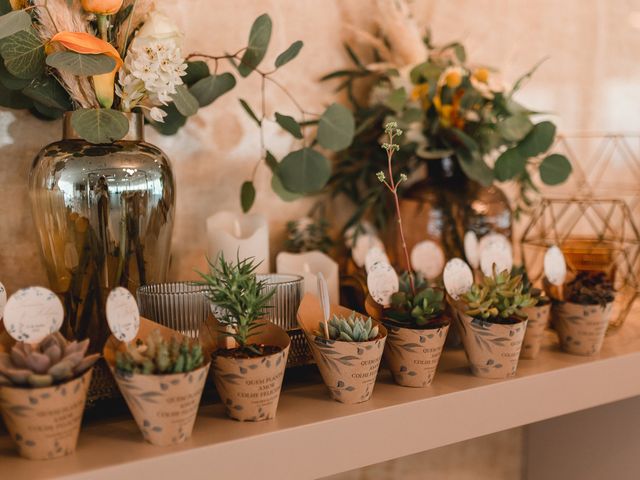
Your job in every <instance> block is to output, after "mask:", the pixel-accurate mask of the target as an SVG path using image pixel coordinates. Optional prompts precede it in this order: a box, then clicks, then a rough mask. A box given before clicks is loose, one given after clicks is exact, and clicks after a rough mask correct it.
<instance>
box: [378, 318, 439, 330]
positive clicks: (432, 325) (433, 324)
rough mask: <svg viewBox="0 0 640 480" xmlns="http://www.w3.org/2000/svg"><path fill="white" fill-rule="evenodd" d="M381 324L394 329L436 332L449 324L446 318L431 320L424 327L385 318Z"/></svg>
mask: <svg viewBox="0 0 640 480" xmlns="http://www.w3.org/2000/svg"><path fill="white" fill-rule="evenodd" d="M382 323H383V324H384V325H385V326H390V327H396V328H397V327H399V328H408V329H411V330H437V329H438V328H440V327H444V326H445V325H448V324H449V323H451V322H450V321H449V319H448V318H446V317H440V318H434V319H433V320H431V321H430V322H428V323H426V324H425V325H417V324H415V323H413V322H401V321H399V320H394V319H392V318H388V317H385V318H384V319H383V320H382Z"/></svg>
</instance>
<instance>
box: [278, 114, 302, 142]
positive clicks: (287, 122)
mask: <svg viewBox="0 0 640 480" xmlns="http://www.w3.org/2000/svg"><path fill="white" fill-rule="evenodd" d="M276 122H277V123H278V125H280V126H281V127H282V128H283V129H284V130H286V131H287V132H289V133H290V134H291V135H293V136H294V137H296V138H302V130H301V129H300V124H299V123H298V122H297V121H296V119H295V118H293V117H290V116H289V115H283V114H281V113H278V112H276Z"/></svg>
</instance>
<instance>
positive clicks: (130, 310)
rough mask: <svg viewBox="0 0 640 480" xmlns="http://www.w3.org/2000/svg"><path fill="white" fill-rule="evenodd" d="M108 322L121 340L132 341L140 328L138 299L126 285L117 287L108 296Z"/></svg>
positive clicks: (114, 334) (115, 335) (112, 331)
mask: <svg viewBox="0 0 640 480" xmlns="http://www.w3.org/2000/svg"><path fill="white" fill-rule="evenodd" d="M106 310H107V323H108V324H109V329H110V330H111V333H113V336H114V337H116V338H117V339H118V340H120V341H121V342H130V341H132V340H133V339H134V338H136V335H138V329H139V328H140V311H139V310H138V304H137V303H136V299H135V298H133V295H131V292H130V291H129V290H127V289H126V288H124V287H116V288H114V289H113V290H111V292H109V296H108V297H107V307H106Z"/></svg>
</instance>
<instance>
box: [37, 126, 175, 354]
mask: <svg viewBox="0 0 640 480" xmlns="http://www.w3.org/2000/svg"><path fill="white" fill-rule="evenodd" d="M129 124H130V129H129V133H128V134H127V135H126V136H125V137H124V138H123V139H122V140H121V141H118V142H115V143H112V144H106V145H94V144H91V143H88V142H86V141H84V140H82V139H81V138H80V137H78V135H77V134H76V133H75V131H74V130H73V128H72V127H71V123H70V115H67V116H66V117H65V122H64V131H63V138H62V140H60V141H58V142H55V143H52V144H50V145H47V146H46V147H44V148H43V149H42V150H41V151H40V153H39V154H38V156H37V157H36V158H35V161H34V163H33V167H32V170H31V174H30V179H29V190H30V197H31V205H32V211H33V218H34V220H35V225H36V230H37V233H38V238H39V240H40V246H41V251H42V258H43V260H44V265H45V268H46V272H47V275H48V278H49V283H50V286H51V288H52V289H53V290H54V291H55V292H56V293H57V294H58V295H59V296H60V297H61V299H62V301H63V303H64V306H65V315H66V316H65V323H64V325H63V330H62V332H63V333H64V334H65V335H66V336H67V337H69V338H73V337H75V338H87V337H88V338H90V340H91V347H92V349H93V350H95V351H99V350H101V349H102V346H103V345H104V343H105V341H106V339H107V337H108V333H109V329H108V326H107V323H106V319H105V313H104V307H105V300H106V296H107V295H108V294H109V292H110V291H111V289H113V288H114V287H117V286H122V287H126V288H128V289H129V290H130V291H131V292H132V293H134V294H135V292H136V290H137V288H138V287H139V286H140V285H144V284H147V283H159V282H163V281H164V280H165V277H166V273H167V268H168V265H169V249H170V246H171V235H172V231H173V222H174V214H175V185H174V178H173V174H172V171H171V166H170V164H169V160H168V158H167V157H166V156H165V154H164V153H162V151H161V150H160V149H158V148H157V147H155V146H153V145H151V144H149V143H146V142H144V139H143V118H142V116H141V115H139V114H130V115H129Z"/></svg>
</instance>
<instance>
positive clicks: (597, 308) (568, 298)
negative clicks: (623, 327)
mask: <svg viewBox="0 0 640 480" xmlns="http://www.w3.org/2000/svg"><path fill="white" fill-rule="evenodd" d="M563 291H564V299H563V300H557V301H554V302H553V306H552V315H553V319H554V326H555V328H556V330H557V331H558V336H559V337H560V345H561V346H562V349H563V350H565V351H566V352H568V353H573V354H575V355H595V354H597V353H598V352H599V351H600V348H601V347H602V343H603V341H604V336H605V333H606V332H607V327H608V326H609V320H610V318H611V312H612V310H613V301H614V299H615V290H614V288H613V284H612V283H611V281H610V280H609V279H608V277H607V276H606V275H605V274H604V273H602V272H579V273H578V274H577V275H576V276H575V278H573V280H571V281H570V282H568V283H567V284H566V285H565V286H564V288H563Z"/></svg>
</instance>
